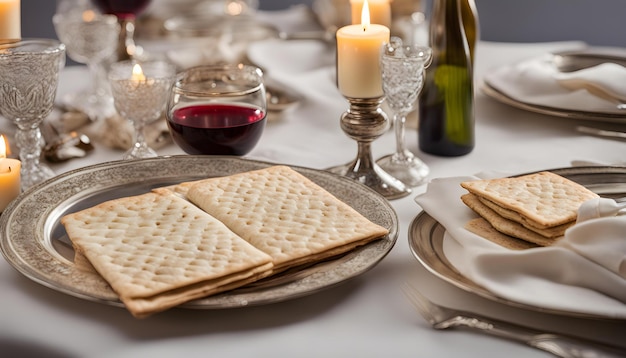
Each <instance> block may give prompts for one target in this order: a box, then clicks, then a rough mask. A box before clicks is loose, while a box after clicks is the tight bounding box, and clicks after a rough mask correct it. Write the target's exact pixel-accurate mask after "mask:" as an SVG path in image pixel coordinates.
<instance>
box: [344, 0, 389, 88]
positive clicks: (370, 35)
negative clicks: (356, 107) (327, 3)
mask: <svg viewBox="0 0 626 358" xmlns="http://www.w3.org/2000/svg"><path fill="white" fill-rule="evenodd" d="M389 32H390V31H389V28H388V27H386V26H383V25H379V24H370V21H369V7H368V4H367V0H365V4H364V6H363V10H362V16H361V24H360V25H348V26H344V27H342V28H340V29H339V30H337V85H338V87H339V92H341V94H343V95H344V96H346V97H350V98H376V97H381V96H383V95H384V92H383V85H382V75H381V69H380V60H379V57H380V48H381V46H382V45H383V44H384V43H387V42H389Z"/></svg>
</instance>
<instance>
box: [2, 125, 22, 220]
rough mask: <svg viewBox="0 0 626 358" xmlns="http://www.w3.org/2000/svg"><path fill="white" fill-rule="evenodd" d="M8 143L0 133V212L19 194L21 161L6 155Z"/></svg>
mask: <svg viewBox="0 0 626 358" xmlns="http://www.w3.org/2000/svg"><path fill="white" fill-rule="evenodd" d="M7 147H8V145H7V144H6V142H5V139H4V136H3V135H0V212H2V211H4V209H5V208H6V207H7V205H9V203H10V202H11V201H13V199H15V198H16V197H17V196H18V195H19V194H20V169H21V168H22V163H21V162H20V161H19V160H17V159H10V158H7V157H6V153H7V151H8V150H7Z"/></svg>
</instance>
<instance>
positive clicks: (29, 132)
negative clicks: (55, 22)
mask: <svg viewBox="0 0 626 358" xmlns="http://www.w3.org/2000/svg"><path fill="white" fill-rule="evenodd" d="M64 63H65V45H64V44H62V43H61V42H59V41H57V40H51V39H23V40H21V41H17V42H12V43H6V44H0V113H2V115H3V116H4V117H6V118H8V119H9V120H11V121H12V122H13V123H14V124H15V125H16V126H17V132H16V134H15V138H16V142H17V146H18V147H19V150H20V154H19V155H20V160H21V161H22V169H21V177H22V189H27V188H29V187H31V186H32V185H34V184H37V183H39V182H42V181H44V180H46V179H49V178H51V177H53V176H54V172H53V171H52V169H50V168H49V167H48V166H46V165H45V164H43V163H41V162H40V156H41V149H42V147H43V145H44V140H43V137H42V135H41V131H40V130H39V126H40V124H41V122H42V121H43V120H44V118H45V117H46V116H48V114H50V112H51V111H52V108H53V105H54V99H55V96H56V91H57V86H58V81H59V71H60V69H61V67H62V66H63V65H64Z"/></svg>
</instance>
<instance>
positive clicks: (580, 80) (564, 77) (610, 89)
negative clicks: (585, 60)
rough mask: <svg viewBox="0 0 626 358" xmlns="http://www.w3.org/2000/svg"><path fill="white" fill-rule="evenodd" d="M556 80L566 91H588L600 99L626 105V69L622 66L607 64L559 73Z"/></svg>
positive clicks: (555, 75) (555, 76)
mask: <svg viewBox="0 0 626 358" xmlns="http://www.w3.org/2000/svg"><path fill="white" fill-rule="evenodd" d="M554 78H555V79H556V80H557V82H558V83H559V84H560V85H562V86H563V87H565V88H566V89H569V90H572V91H577V90H580V89H582V90H587V91H589V93H591V94H592V95H596V96H598V97H600V98H604V99H607V100H609V101H616V100H617V101H619V102H622V103H626V67H624V66H622V65H618V64H616V63H610V62H607V63H603V64H600V65H597V66H593V67H589V68H585V69H582V70H578V71H573V72H559V73H556V74H554Z"/></svg>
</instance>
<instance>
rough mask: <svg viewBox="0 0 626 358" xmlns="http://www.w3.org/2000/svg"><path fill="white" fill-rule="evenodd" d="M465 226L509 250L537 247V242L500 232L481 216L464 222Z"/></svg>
mask: <svg viewBox="0 0 626 358" xmlns="http://www.w3.org/2000/svg"><path fill="white" fill-rule="evenodd" d="M465 228H466V229H467V230H469V231H471V232H473V233H474V234H476V235H478V236H481V237H483V238H485V239H487V240H489V241H491V242H493V243H496V244H498V245H500V246H502V247H505V248H507V249H510V250H526V249H532V248H534V247H539V246H538V245H537V244H533V243H531V242H528V241H524V240H521V239H518V238H515V237H513V236H509V235H506V234H503V233H501V232H500V231H498V230H496V229H495V228H494V227H493V226H492V225H491V224H490V223H489V222H488V221H487V220H485V219H484V218H482V217H479V218H475V219H472V220H470V221H468V222H467V224H465Z"/></svg>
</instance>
